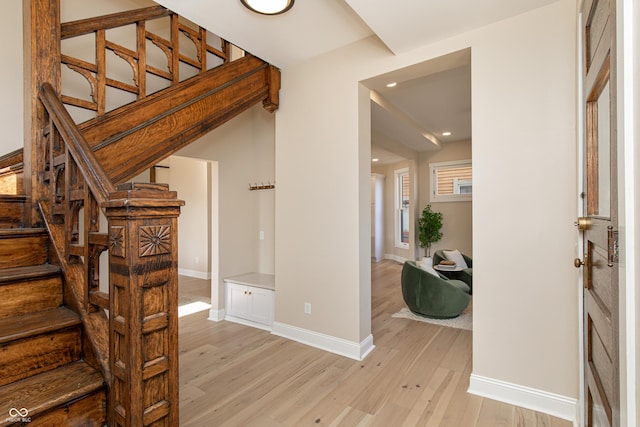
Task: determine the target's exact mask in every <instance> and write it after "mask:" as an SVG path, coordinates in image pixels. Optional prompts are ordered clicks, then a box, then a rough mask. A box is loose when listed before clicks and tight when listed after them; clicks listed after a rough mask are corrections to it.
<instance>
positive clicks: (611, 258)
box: [607, 225, 620, 267]
mask: <svg viewBox="0 0 640 427" xmlns="http://www.w3.org/2000/svg"><path fill="white" fill-rule="evenodd" d="M607 242H608V244H607V247H608V249H607V254H608V262H607V265H608V266H609V267H613V264H617V263H618V261H619V259H620V246H619V244H618V230H615V231H614V229H613V226H611V225H610V226H608V227H607Z"/></svg>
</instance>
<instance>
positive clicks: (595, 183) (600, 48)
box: [576, 0, 620, 427]
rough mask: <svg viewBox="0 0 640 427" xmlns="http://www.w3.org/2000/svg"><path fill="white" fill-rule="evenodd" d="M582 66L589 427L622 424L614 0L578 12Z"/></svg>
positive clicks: (589, 2) (596, 0) (590, 3)
mask: <svg viewBox="0 0 640 427" xmlns="http://www.w3.org/2000/svg"><path fill="white" fill-rule="evenodd" d="M582 16H583V22H584V23H585V27H584V52H585V64H584V70H585V71H586V74H585V75H584V80H583V82H584V87H583V93H584V94H585V98H584V100H583V105H584V114H585V125H586V128H585V132H584V135H585V139H584V141H583V150H584V161H585V164H584V165H583V170H584V171H585V174H584V185H583V187H584V189H585V194H584V197H583V202H584V208H583V210H584V212H585V214H586V219H585V221H583V223H582V224H583V226H581V227H580V229H581V230H582V233H583V234H582V237H583V239H582V241H583V245H584V250H583V253H584V260H582V263H576V265H577V266H582V268H583V278H584V281H583V282H584V283H583V285H584V295H583V312H584V330H583V337H584V355H585V363H584V369H585V372H584V378H585V393H584V395H585V398H586V405H585V410H586V418H585V419H586V424H587V426H604V427H617V426H619V424H620V405H619V400H620V397H619V394H620V392H619V387H620V385H619V384H620V380H619V367H618V363H619V355H618V353H619V351H618V334H619V326H618V318H619V313H618V306H619V301H618V298H619V293H618V265H617V262H614V261H615V257H614V256H613V254H612V250H613V248H615V246H616V245H615V244H614V242H612V237H615V233H614V230H616V229H617V227H618V214H617V203H618V198H617V193H616V189H617V180H616V173H617V169H616V167H617V165H616V107H615V106H616V103H615V93H616V80H615V2H614V1H609V0H586V1H585V3H584V6H583V10H582Z"/></svg>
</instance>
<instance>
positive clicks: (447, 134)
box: [442, 132, 451, 136]
mask: <svg viewBox="0 0 640 427" xmlns="http://www.w3.org/2000/svg"><path fill="white" fill-rule="evenodd" d="M449 135H451V132H442V136H449Z"/></svg>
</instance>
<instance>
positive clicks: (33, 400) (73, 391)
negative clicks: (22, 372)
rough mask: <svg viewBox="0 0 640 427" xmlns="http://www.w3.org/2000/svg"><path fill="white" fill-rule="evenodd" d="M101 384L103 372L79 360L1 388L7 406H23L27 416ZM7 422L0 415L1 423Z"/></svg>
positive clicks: (81, 394) (91, 390)
mask: <svg viewBox="0 0 640 427" xmlns="http://www.w3.org/2000/svg"><path fill="white" fill-rule="evenodd" d="M103 385H104V379H103V377H102V374H101V373H100V372H99V371H97V370H96V369H94V368H93V367H91V366H89V365H88V364H87V363H86V362H84V361H82V360H80V361H77V362H73V363H70V364H68V365H64V366H61V367H59V368H56V369H54V370H52V371H48V372H44V373H42V374H38V375H34V376H32V377H29V378H25V379H23V380H20V381H16V382H15V383H11V384H7V385H5V386H3V387H0V402H4V403H5V407H6V408H26V409H27V410H28V411H29V417H33V416H36V415H38V414H41V413H43V412H45V411H47V410H49V409H52V408H55V407H57V406H59V405H62V404H65V403H67V402H70V401H73V400H75V399H78V398H80V397H82V396H85V395H87V394H89V393H92V392H94V391H96V390H99V389H100V388H101V387H102V386H103ZM4 425H8V423H7V422H6V420H4V419H3V418H1V417H0V426H4Z"/></svg>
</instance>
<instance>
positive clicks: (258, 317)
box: [224, 273, 275, 330]
mask: <svg viewBox="0 0 640 427" xmlns="http://www.w3.org/2000/svg"><path fill="white" fill-rule="evenodd" d="M224 283H225V291H226V305H225V309H226V314H225V320H229V321H232V322H237V323H242V324H244V325H248V326H253V327H256V328H261V329H266V330H271V327H272V325H273V311H274V301H275V277H274V275H273V274H262V273H247V274H242V275H239V276H232V277H227V278H225V279H224Z"/></svg>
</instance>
